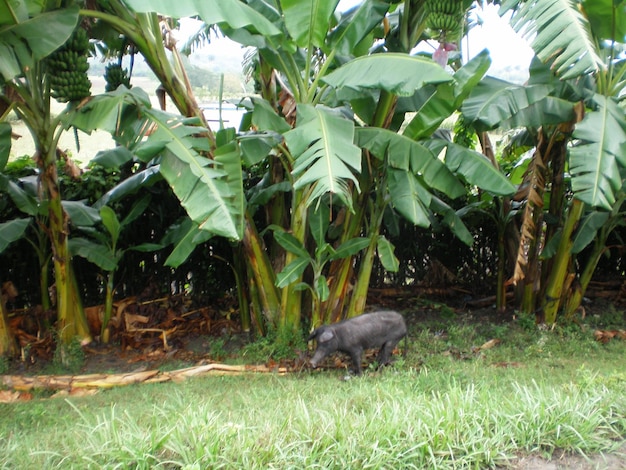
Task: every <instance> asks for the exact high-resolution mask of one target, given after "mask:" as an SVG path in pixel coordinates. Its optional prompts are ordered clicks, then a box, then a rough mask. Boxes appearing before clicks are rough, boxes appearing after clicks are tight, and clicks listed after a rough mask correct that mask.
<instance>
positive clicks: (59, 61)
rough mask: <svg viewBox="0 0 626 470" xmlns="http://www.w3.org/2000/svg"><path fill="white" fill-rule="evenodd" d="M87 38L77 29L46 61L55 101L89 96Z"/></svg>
mask: <svg viewBox="0 0 626 470" xmlns="http://www.w3.org/2000/svg"><path fill="white" fill-rule="evenodd" d="M88 52H89V37H88V36H87V32H86V31H85V30H84V29H83V28H80V27H79V28H77V29H76V30H75V31H74V32H73V33H72V35H71V36H70V38H69V39H68V40H67V42H66V43H65V44H63V45H62V46H61V47H60V48H59V49H57V50H56V51H54V52H53V53H52V54H50V56H49V57H48V58H47V59H46V64H47V67H48V76H49V80H50V90H51V93H50V94H51V95H52V97H54V98H55V99H56V100H57V101H59V102H62V103H65V102H68V101H81V100H83V99H84V98H86V97H88V96H90V95H91V91H90V90H91V82H90V81H89V78H88V77H87V69H89V64H88V63H87V54H88Z"/></svg>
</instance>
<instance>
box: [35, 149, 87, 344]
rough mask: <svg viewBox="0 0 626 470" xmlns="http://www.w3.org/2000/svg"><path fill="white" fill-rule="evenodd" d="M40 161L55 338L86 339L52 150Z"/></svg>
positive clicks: (65, 217) (68, 340)
mask: <svg viewBox="0 0 626 470" xmlns="http://www.w3.org/2000/svg"><path fill="white" fill-rule="evenodd" d="M42 150H45V152H44V153H41V155H43V157H42V161H43V172H42V174H41V185H42V189H43V192H44V194H45V197H46V200H47V201H48V232H49V233H48V234H49V236H50V240H51V243H52V259H53V263H54V278H55V287H56V294H57V295H56V304H57V305H56V307H57V315H58V318H57V319H58V325H57V328H58V332H59V338H61V340H62V341H63V342H65V343H69V342H70V341H71V340H72V339H73V338H74V337H75V336H78V337H79V338H81V341H87V342H88V341H90V340H91V336H90V333H89V327H88V326H87V319H86V318H85V314H84V311H83V309H82V302H81V301H80V297H79V295H78V291H77V286H76V283H75V279H74V274H73V272H72V268H71V256H70V252H69V247H68V235H69V228H68V221H69V220H68V217H67V214H66V213H65V211H64V210H63V206H62V205H61V193H60V192H59V186H58V175H57V169H56V162H55V150H53V149H47V150H46V149H45V148H43V149H42Z"/></svg>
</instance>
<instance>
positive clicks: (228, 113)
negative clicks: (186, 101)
mask: <svg viewBox="0 0 626 470" xmlns="http://www.w3.org/2000/svg"><path fill="white" fill-rule="evenodd" d="M200 107H201V108H202V111H204V116H205V117H206V119H207V121H208V122H209V126H211V129H212V130H218V129H219V128H220V110H219V103H203V104H201V105H200ZM244 113H245V110H244V109H242V108H237V107H236V106H235V105H233V104H230V103H223V104H222V115H221V119H222V122H223V126H224V127H234V128H235V129H237V130H238V129H239V125H240V124H241V118H242V117H243V115H244Z"/></svg>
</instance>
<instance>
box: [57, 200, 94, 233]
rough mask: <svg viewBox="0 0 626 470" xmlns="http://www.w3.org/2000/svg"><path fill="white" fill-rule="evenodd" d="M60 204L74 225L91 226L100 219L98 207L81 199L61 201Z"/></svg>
mask: <svg viewBox="0 0 626 470" xmlns="http://www.w3.org/2000/svg"><path fill="white" fill-rule="evenodd" d="M61 204H62V205H63V210H65V212H67V215H68V216H69V217H70V220H71V221H72V223H73V224H74V225H77V226H81V227H92V226H94V225H95V224H97V223H98V222H99V221H100V213H99V212H98V209H96V208H94V207H90V206H88V205H87V204H85V203H84V202H82V201H61Z"/></svg>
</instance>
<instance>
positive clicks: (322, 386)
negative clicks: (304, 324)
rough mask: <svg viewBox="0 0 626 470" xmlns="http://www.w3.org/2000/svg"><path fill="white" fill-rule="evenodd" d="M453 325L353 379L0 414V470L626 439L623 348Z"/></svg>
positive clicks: (197, 464)
mask: <svg viewBox="0 0 626 470" xmlns="http://www.w3.org/2000/svg"><path fill="white" fill-rule="evenodd" d="M440 326H441V325H438V327H440ZM443 328H444V329H445V331H444V332H443V334H437V335H435V334H433V333H434V331H436V330H434V327H433V329H428V328H420V330H419V331H417V330H415V331H413V333H412V335H411V341H410V343H409V346H410V349H409V352H408V355H407V357H405V358H402V357H400V358H398V360H397V363H396V365H395V366H393V367H389V368H385V369H383V370H382V371H379V372H375V371H373V370H369V369H368V370H366V372H365V373H364V375H363V377H360V378H352V379H351V380H347V381H344V380H343V376H344V375H345V372H344V371H338V370H327V371H323V370H318V371H305V372H302V373H299V374H291V375H287V376H277V375H271V374H270V375H262V374H258V375H245V376H232V377H205V378H196V379H192V380H189V381H187V382H184V383H179V384H172V383H164V384H150V385H138V386H129V387H124V388H119V389H112V390H108V391H103V392H101V393H99V394H97V395H95V396H92V397H85V398H68V399H45V400H34V401H31V402H28V403H14V404H8V405H2V407H0V436H2V437H1V438H0V468H20V469H29V468H33V469H40V468H44V469H48V468H81V469H82V468H94V469H95V468H98V469H99V468H133V469H134V468H145V469H148V468H168V469H169V468H186V469H196V468H197V469H205V468H324V469H326V468H341V469H349V468H355V469H357V468H358V469H361V468H438V469H447V468H450V469H452V468H455V469H456V468H489V467H497V466H500V465H506V464H507V463H510V462H511V461H512V459H514V458H515V457H516V456H518V455H519V454H520V453H521V454H540V455H543V456H550V455H551V454H552V453H553V452H554V451H556V450H565V451H568V452H573V453H578V454H583V455H589V454H593V453H597V452H610V451H611V450H612V449H614V448H616V446H618V445H620V443H622V442H623V441H624V439H626V393H624V390H626V371H625V369H624V357H625V354H626V344H625V342H623V341H621V342H619V341H615V342H613V343H609V344H606V345H601V344H598V343H596V342H595V341H593V340H592V339H590V336H591V335H590V333H589V334H588V333H581V332H577V331H575V330H573V329H572V330H569V329H564V330H562V331H554V332H547V331H538V330H533V329H529V330H524V329H520V328H518V327H516V326H513V327H508V326H505V327H503V326H498V325H481V326H468V325H463V324H460V323H450V324H447V325H443ZM494 337H498V338H500V339H502V343H501V344H500V345H498V346H496V347H494V348H492V349H488V350H485V351H481V352H472V347H474V346H480V345H481V344H483V343H484V342H485V341H487V340H489V339H492V338H494ZM453 350H454V351H456V353H455V354H451V353H449V351H453ZM505 366H508V367H505Z"/></svg>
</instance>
